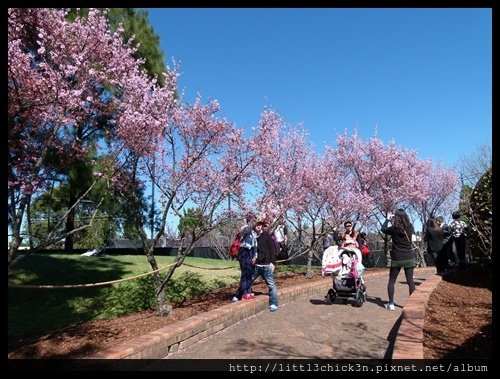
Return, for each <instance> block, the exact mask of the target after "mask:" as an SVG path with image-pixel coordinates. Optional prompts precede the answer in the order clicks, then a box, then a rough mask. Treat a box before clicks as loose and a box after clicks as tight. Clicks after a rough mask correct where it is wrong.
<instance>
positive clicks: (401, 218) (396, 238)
mask: <svg viewBox="0 0 500 379" xmlns="http://www.w3.org/2000/svg"><path fill="white" fill-rule="evenodd" d="M389 223H392V225H390V226H389ZM381 231H382V233H384V234H387V235H390V236H391V237H392V250H391V267H390V269H389V282H388V283H387V294H388V296H389V302H388V303H387V304H385V308H386V309H388V310H390V311H394V310H396V308H395V305H394V285H395V284H396V279H397V277H398V275H399V271H401V267H403V268H404V269H405V276H406V282H407V283H408V289H409V291H410V295H411V294H412V293H413V291H415V283H414V282H413V271H414V268H415V258H414V256H413V250H412V246H411V235H412V234H413V232H414V229H413V225H412V224H411V222H410V218H409V217H408V214H406V212H405V211H404V209H398V210H397V211H396V214H394V215H393V214H392V213H391V212H389V214H388V215H387V219H386V220H385V222H384V224H383V225H382V229H381Z"/></svg>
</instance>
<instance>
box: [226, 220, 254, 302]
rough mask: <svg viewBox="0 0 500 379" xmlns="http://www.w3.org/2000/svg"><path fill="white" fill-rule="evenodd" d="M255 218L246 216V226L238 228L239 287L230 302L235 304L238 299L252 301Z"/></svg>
mask: <svg viewBox="0 0 500 379" xmlns="http://www.w3.org/2000/svg"><path fill="white" fill-rule="evenodd" d="M255 222H256V217H255V215H254V214H253V213H248V214H247V216H246V224H245V225H243V226H242V227H241V228H240V231H239V235H240V247H239V252H238V261H239V262H240V270H241V276H240V286H239V287H238V290H237V291H236V293H235V294H234V296H233V298H232V299H231V301H232V302H233V303H234V302H237V301H238V300H240V299H244V300H253V299H255V295H254V294H253V293H252V283H253V281H252V273H253V266H254V264H255V259H256V257H257V234H256V233H255V232H254V230H253V229H254V226H255Z"/></svg>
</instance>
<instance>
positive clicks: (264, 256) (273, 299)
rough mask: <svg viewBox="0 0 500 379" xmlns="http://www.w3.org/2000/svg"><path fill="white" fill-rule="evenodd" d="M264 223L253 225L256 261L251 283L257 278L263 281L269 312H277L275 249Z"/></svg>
mask: <svg viewBox="0 0 500 379" xmlns="http://www.w3.org/2000/svg"><path fill="white" fill-rule="evenodd" d="M266 227H267V224H266V222H265V221H263V220H261V221H258V222H257V224H256V225H255V231H256V232H257V235H258V237H257V260H256V262H255V266H254V271H253V275H252V283H253V281H254V280H255V279H257V278H258V277H259V276H260V277H262V279H264V281H265V282H266V284H267V287H268V288H269V310H270V311H271V312H275V311H277V310H278V290H277V288H276V283H275V282H274V269H275V267H276V248H275V244H274V241H273V238H272V236H271V234H269V232H268V231H267V230H265V228H266Z"/></svg>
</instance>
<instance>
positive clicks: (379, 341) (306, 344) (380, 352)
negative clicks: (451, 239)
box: [166, 267, 436, 359]
mask: <svg viewBox="0 0 500 379" xmlns="http://www.w3.org/2000/svg"><path fill="white" fill-rule="evenodd" d="M435 271H436V270H435V268H434V267H429V268H420V269H416V270H415V276H414V279H415V284H416V285H417V286H418V285H419V284H420V283H422V282H423V281H424V280H426V279H427V278H429V277H430V276H432V275H434V274H435ZM387 280H388V272H386V273H384V274H382V275H376V276H369V275H365V283H366V286H367V293H368V297H367V300H366V302H365V303H364V304H363V306H362V307H361V308H357V307H355V306H354V305H353V304H354V301H353V300H350V301H349V303H348V304H344V300H343V299H337V300H336V302H335V303H334V304H332V305H328V304H327V303H326V302H325V299H324V298H325V294H326V291H327V289H328V286H330V287H331V282H330V283H326V284H325V290H324V292H320V293H317V295H314V296H307V297H304V298H301V299H298V300H295V301H293V302H290V303H287V304H283V305H281V306H280V307H279V310H278V311H277V312H274V313H271V312H269V311H264V312H260V313H258V314H256V315H254V316H252V317H249V318H247V319H244V320H242V321H240V322H238V323H236V324H234V325H232V326H230V327H228V328H226V329H224V330H223V331H221V332H219V333H217V334H214V335H212V336H210V337H207V338H205V339H204V340H201V341H199V342H197V343H195V344H193V345H191V346H189V347H187V348H186V349H184V350H179V351H177V352H175V353H170V354H168V355H167V357H166V358H167V359H186V358H203V359H221V358H225V359H247V358H248V359H251V358H255V357H256V356H259V358H262V359H302V358H311V359H340V358H342V359H351V358H373V359H382V358H386V359H388V358H390V357H391V354H392V347H393V344H394V339H395V335H396V333H397V330H398V327H399V323H400V322H401V320H400V316H401V311H402V309H403V306H404V304H405V303H406V300H407V299H408V285H407V284H406V280H405V277H404V272H403V270H401V272H400V274H399V277H398V280H397V282H396V290H395V302H396V311H394V312H390V311H388V310H386V309H385V308H384V306H383V305H384V303H385V302H386V301H387ZM278 290H279V289H278ZM261 296H266V297H267V294H266V295H261ZM249 301H251V300H249Z"/></svg>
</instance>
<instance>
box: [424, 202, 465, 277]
mask: <svg viewBox="0 0 500 379" xmlns="http://www.w3.org/2000/svg"><path fill="white" fill-rule="evenodd" d="M460 216H461V215H460V212H458V211H456V212H453V214H452V218H453V221H452V222H451V223H450V224H449V225H446V224H445V223H444V219H443V217H436V218H434V217H432V218H430V219H428V220H427V222H426V223H425V234H424V241H425V242H427V253H428V254H430V255H431V256H432V258H433V259H434V264H435V265H436V270H437V272H441V271H445V270H446V269H447V268H448V267H449V262H453V263H456V264H457V265H458V267H460V268H461V267H464V266H465V264H466V260H465V249H466V238H467V231H468V228H467V224H466V223H465V222H464V221H462V220H460ZM453 247H455V251H456V256H455V253H454V251H453V250H454V249H453ZM457 259H458V262H457Z"/></svg>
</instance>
